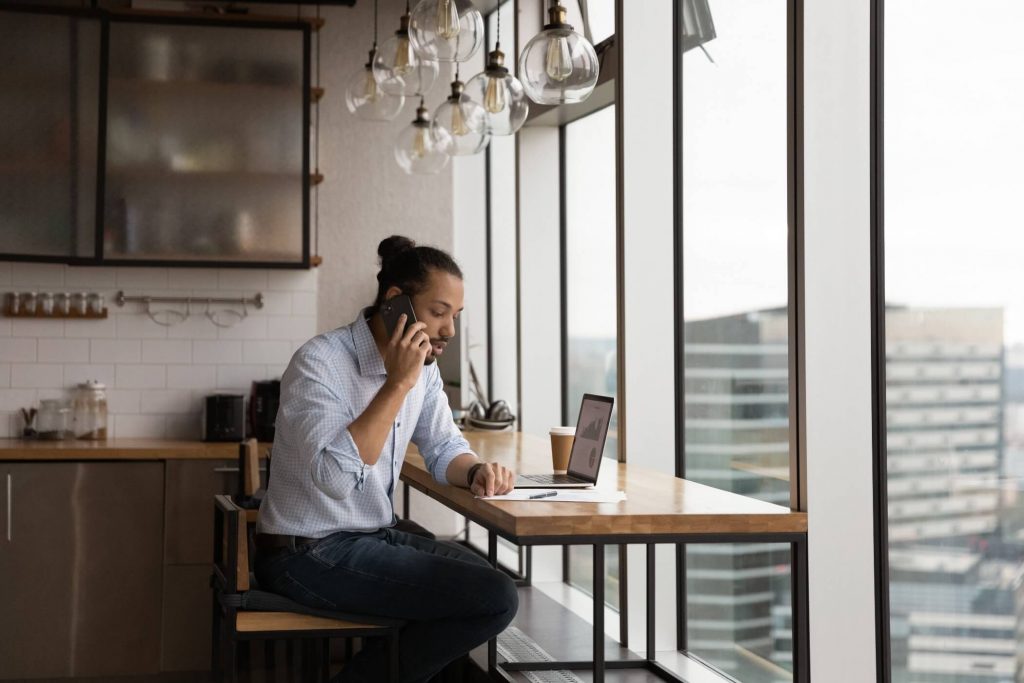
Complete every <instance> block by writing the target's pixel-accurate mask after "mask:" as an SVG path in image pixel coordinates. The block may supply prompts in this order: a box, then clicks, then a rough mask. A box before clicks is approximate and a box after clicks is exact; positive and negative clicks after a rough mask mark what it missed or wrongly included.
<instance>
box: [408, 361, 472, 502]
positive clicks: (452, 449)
mask: <svg viewBox="0 0 1024 683" xmlns="http://www.w3.org/2000/svg"><path fill="white" fill-rule="evenodd" d="M423 372H424V373H430V374H429V376H428V377H427V378H425V379H426V382H425V384H426V386H425V391H424V395H423V408H422V410H421V411H420V417H419V420H418V421H417V422H416V429H415V430H414V431H413V434H412V442H413V443H414V444H416V447H417V448H419V450H420V453H421V454H422V455H423V460H424V461H425V463H426V465H427V471H429V472H430V474H431V476H432V477H434V481H436V482H438V483H439V484H451V483H452V482H450V481H448V474H447V473H448V465H450V464H451V462H452V460H454V459H455V458H456V457H457V456H459V455H461V454H463V453H472V452H473V451H472V450H470V448H469V442H468V441H466V439H465V438H464V437H463V436H462V432H460V431H459V428H458V427H456V426H455V420H454V419H453V418H452V410H451V407H450V406H449V405H448V396H447V395H446V394H445V393H444V382H443V381H442V380H441V371H440V370H439V369H438V367H437V363H432V364H431V365H428V366H426V367H425V368H424V369H423ZM455 483H456V484H457V485H461V484H462V483H464V482H455Z"/></svg>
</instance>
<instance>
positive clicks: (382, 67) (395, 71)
mask: <svg viewBox="0 0 1024 683" xmlns="http://www.w3.org/2000/svg"><path fill="white" fill-rule="evenodd" d="M410 26H411V24H410V19H409V3H408V1H407V2H406V3H405V14H403V15H402V20H401V24H400V25H399V28H398V30H397V31H395V35H393V36H391V37H390V38H388V39H387V40H385V41H384V43H383V44H382V45H381V46H380V49H379V50H377V54H376V55H374V58H373V77H374V78H375V79H376V80H377V85H378V86H380V89H381V90H383V91H384V92H385V93H387V94H388V95H404V96H406V97H412V96H414V95H422V94H424V93H427V92H429V91H430V88H431V87H433V85H434V81H435V80H437V73H438V65H437V57H436V55H435V56H434V57H431V56H430V54H431V53H430V50H424V51H422V56H421V55H420V54H417V53H416V51H415V50H413V49H412V42H410V40H409V27H410Z"/></svg>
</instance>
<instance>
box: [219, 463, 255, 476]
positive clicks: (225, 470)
mask: <svg viewBox="0 0 1024 683" xmlns="http://www.w3.org/2000/svg"><path fill="white" fill-rule="evenodd" d="M259 470H260V472H266V471H267V466H266V465H264V466H262V467H260V468H259ZM213 471H214V472H217V473H218V474H238V468H237V467H214V468H213Z"/></svg>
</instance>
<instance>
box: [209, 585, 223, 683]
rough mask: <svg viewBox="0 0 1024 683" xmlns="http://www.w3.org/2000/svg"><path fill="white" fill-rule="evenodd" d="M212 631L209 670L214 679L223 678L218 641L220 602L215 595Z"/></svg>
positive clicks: (219, 638) (219, 633)
mask: <svg viewBox="0 0 1024 683" xmlns="http://www.w3.org/2000/svg"><path fill="white" fill-rule="evenodd" d="M212 630H213V633H212V634H211V640H210V671H211V672H212V673H213V677H214V679H215V680H218V681H222V680H224V668H223V662H222V661H221V652H220V641H221V631H222V630H223V629H222V628H221V615H220V603H219V602H218V601H217V595H216V594H214V596H213V625H212Z"/></svg>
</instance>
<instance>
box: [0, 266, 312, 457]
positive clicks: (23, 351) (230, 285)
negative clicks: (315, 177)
mask: <svg viewBox="0 0 1024 683" xmlns="http://www.w3.org/2000/svg"><path fill="white" fill-rule="evenodd" d="M316 288H317V273H316V271H303V270H266V269H255V270H250V269H217V268H186V269H181V268H81V267H80V268H74V267H71V266H64V265H52V264H43V263H5V262H0V292H10V291H18V292H28V291H37V292H66V291H70V292H82V291H87V292H98V293H100V294H102V295H103V296H104V298H105V299H106V303H107V308H108V310H109V312H110V315H109V317H108V318H106V319H101V320H75V319H68V320H63V319H53V320H45V319H29V318H0V437H13V436H20V434H21V429H22V425H23V421H22V419H21V416H20V414H19V412H18V409H19V408H22V407H24V408H28V407H31V406H34V405H37V404H38V402H39V401H40V400H41V399H46V398H69V397H70V395H71V394H70V391H71V389H72V388H73V387H74V386H75V385H76V384H78V383H80V382H84V381H86V380H88V379H98V380H100V381H101V382H103V383H104V384H106V385H107V387H108V389H109V391H108V392H107V394H108V403H109V414H110V418H109V425H108V433H109V435H110V436H111V437H116V438H132V437H147V438H165V437H166V438H174V439H198V438H200V436H201V432H200V414H201V411H202V399H203V397H204V396H206V395H208V394H211V393H214V392H215V391H226V392H232V393H241V394H245V395H248V393H249V390H250V385H251V382H252V381H253V380H260V379H270V378H278V377H280V376H281V373H282V372H283V371H284V368H285V367H286V366H287V364H288V361H289V359H290V358H291V355H292V353H293V352H294V351H295V349H296V348H298V346H299V345H300V344H302V343H303V342H304V341H305V340H306V339H308V338H309V337H310V336H312V335H313V334H314V332H315V331H316ZM118 290H124V292H125V294H126V295H128V296H137V295H150V296H198V297H205V296H217V297H252V296H254V295H255V294H256V293H257V292H262V293H263V296H264V307H263V308H262V309H254V308H249V316H248V317H247V318H246V319H245V320H243V321H241V322H240V323H238V324H237V325H235V326H233V327H230V328H220V327H217V326H216V325H214V324H213V323H212V322H210V321H209V320H207V319H206V317H205V315H204V313H205V308H204V307H203V306H195V307H193V309H192V315H191V316H190V317H189V318H188V319H187V320H185V321H184V322H182V323H181V324H178V325H174V326H173V327H163V326H161V325H158V324H157V323H155V322H153V321H152V320H150V319H149V318H148V317H147V316H146V314H145V312H144V309H143V306H142V305H141V304H126V305H125V306H124V307H123V308H119V307H117V306H116V305H115V304H114V301H113V300H114V296H115V294H116V293H117V291H118ZM165 307H166V308H180V309H182V310H184V306H177V305H166V306H164V305H161V306H159V307H155V308H165ZM217 308H218V307H215V309H214V310H217ZM229 319H230V318H229V317H228V316H224V321H227V320H229Z"/></svg>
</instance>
